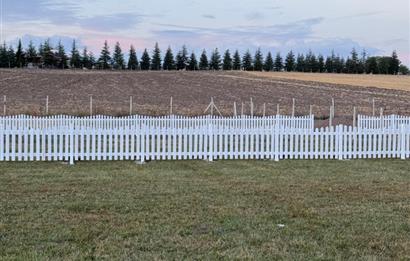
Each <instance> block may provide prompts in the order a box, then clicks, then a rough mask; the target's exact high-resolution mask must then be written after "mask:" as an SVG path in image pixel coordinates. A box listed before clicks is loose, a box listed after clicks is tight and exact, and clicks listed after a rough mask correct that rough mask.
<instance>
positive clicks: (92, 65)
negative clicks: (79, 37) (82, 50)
mask: <svg viewBox="0 0 410 261" xmlns="http://www.w3.org/2000/svg"><path fill="white" fill-rule="evenodd" d="M88 57H89V59H90V68H89V69H93V68H94V66H95V64H96V63H97V61H96V59H95V56H94V54H93V52H90V53H89V56H88Z"/></svg>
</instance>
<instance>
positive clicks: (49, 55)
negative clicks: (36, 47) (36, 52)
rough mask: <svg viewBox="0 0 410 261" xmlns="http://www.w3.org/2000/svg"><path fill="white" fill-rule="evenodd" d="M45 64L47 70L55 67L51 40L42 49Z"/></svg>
mask: <svg viewBox="0 0 410 261" xmlns="http://www.w3.org/2000/svg"><path fill="white" fill-rule="evenodd" d="M42 52H43V63H44V66H45V67H47V68H52V67H54V65H55V60H54V53H53V48H52V47H51V45H50V40H49V39H47V40H46V41H45V42H44V45H43V47H42Z"/></svg>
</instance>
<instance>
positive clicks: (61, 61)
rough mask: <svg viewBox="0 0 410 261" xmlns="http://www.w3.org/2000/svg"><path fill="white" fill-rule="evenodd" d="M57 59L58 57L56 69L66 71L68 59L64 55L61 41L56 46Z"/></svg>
mask: <svg viewBox="0 0 410 261" xmlns="http://www.w3.org/2000/svg"><path fill="white" fill-rule="evenodd" d="M57 57H58V61H57V67H58V68H60V69H66V68H67V62H68V57H67V55H66V53H65V49H64V46H63V44H62V43H61V41H59V42H58V45H57Z"/></svg>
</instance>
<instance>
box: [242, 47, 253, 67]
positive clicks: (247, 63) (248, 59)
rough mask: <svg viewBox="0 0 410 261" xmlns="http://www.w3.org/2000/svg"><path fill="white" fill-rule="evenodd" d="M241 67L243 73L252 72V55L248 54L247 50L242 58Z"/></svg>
mask: <svg viewBox="0 0 410 261" xmlns="http://www.w3.org/2000/svg"><path fill="white" fill-rule="evenodd" d="M242 67H243V69H244V70H245V71H252V70H253V67H252V55H251V53H250V52H249V50H247V51H246V52H245V54H244V55H243V58H242Z"/></svg>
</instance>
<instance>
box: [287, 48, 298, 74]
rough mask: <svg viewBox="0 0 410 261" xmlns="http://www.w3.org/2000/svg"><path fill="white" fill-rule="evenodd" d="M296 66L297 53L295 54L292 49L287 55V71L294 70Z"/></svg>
mask: <svg viewBox="0 0 410 261" xmlns="http://www.w3.org/2000/svg"><path fill="white" fill-rule="evenodd" d="M295 67H296V61H295V55H294V54H293V51H292V50H291V51H290V52H289V53H288V54H287V55H286V59H285V70H286V71H287V72H293V71H294V70H295Z"/></svg>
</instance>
